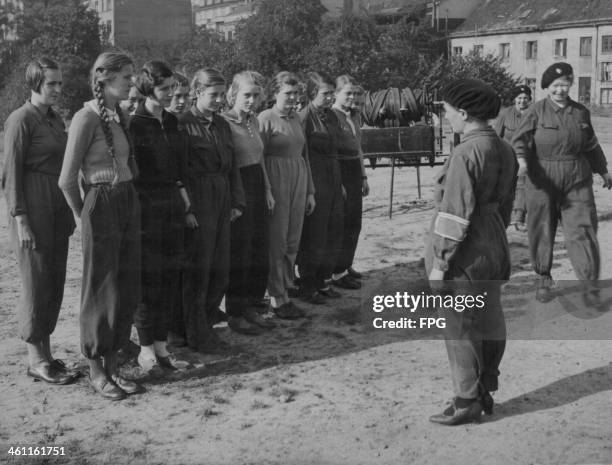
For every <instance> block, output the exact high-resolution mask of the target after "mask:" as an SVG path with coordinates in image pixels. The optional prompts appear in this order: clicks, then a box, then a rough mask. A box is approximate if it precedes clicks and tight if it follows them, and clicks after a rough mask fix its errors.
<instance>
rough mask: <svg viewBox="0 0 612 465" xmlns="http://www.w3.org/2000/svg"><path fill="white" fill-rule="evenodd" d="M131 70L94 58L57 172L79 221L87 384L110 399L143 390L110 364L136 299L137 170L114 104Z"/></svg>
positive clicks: (115, 60) (127, 63)
mask: <svg viewBox="0 0 612 465" xmlns="http://www.w3.org/2000/svg"><path fill="white" fill-rule="evenodd" d="M132 73H133V67H132V60H131V59H130V58H129V57H127V56H126V55H123V54H120V53H112V52H109V53H103V54H101V55H100V56H99V57H98V59H97V60H96V62H95V63H94V66H93V68H92V71H91V78H92V79H91V84H92V90H93V94H94V97H95V98H94V100H91V101H89V102H86V103H85V106H84V108H83V109H81V110H79V111H78V112H77V113H76V114H75V115H74V118H73V119H72V124H71V126H70V131H69V133H68V143H67V147H66V153H65V156H64V162H63V166H62V172H61V175H60V178H59V186H60V188H61V189H62V190H63V191H64V195H65V196H66V200H67V201H68V204H69V205H70V207H71V208H72V211H73V212H74V214H75V216H77V217H80V218H81V225H82V242H83V283H82V290H81V315H80V326H81V350H82V352H83V355H85V357H86V358H88V359H89V378H90V383H91V386H92V387H93V388H94V390H95V391H97V392H98V393H100V394H101V395H102V396H103V397H106V398H108V399H111V400H120V399H123V398H124V397H125V396H126V394H133V393H137V392H142V390H143V389H142V387H141V386H140V385H138V384H137V383H135V382H133V381H130V380H127V379H125V378H124V377H122V376H120V375H119V373H118V371H117V352H118V350H119V349H120V348H121V347H122V346H123V344H124V343H125V342H126V341H127V340H128V339H129V337H130V329H131V326H132V321H133V315H134V311H135V309H136V306H137V305H138V303H139V302H140V203H139V201H138V195H137V193H136V190H135V189H134V185H133V182H132V180H133V178H134V177H135V176H136V175H137V172H136V167H135V165H134V163H133V153H132V149H131V144H130V138H129V134H128V130H127V125H126V124H125V121H124V120H123V113H122V111H121V109H120V108H119V102H120V101H121V100H125V99H126V98H127V97H128V94H129V91H130V87H131V85H132V82H131V78H132ZM79 172H82V174H83V178H84V183H85V198H84V199H82V198H81V193H80V191H79Z"/></svg>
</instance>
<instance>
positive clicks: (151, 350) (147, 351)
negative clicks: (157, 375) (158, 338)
mask: <svg viewBox="0 0 612 465" xmlns="http://www.w3.org/2000/svg"><path fill="white" fill-rule="evenodd" d="M139 357H142V358H144V359H147V360H155V359H156V358H157V357H155V346H154V345H153V344H151V345H150V346H140V355H139Z"/></svg>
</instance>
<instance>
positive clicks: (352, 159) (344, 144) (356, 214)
mask: <svg viewBox="0 0 612 465" xmlns="http://www.w3.org/2000/svg"><path fill="white" fill-rule="evenodd" d="M333 111H334V113H335V114H336V116H337V117H338V121H339V123H340V136H339V138H338V160H339V162H340V171H341V173H342V185H343V186H344V190H345V191H346V199H345V200H344V229H343V234H342V246H341V248H340V252H339V253H338V257H337V259H336V267H335V269H334V273H343V272H344V271H346V270H348V269H349V268H350V267H351V266H353V260H354V259H355V251H356V250H357V242H359V234H360V233H361V216H362V213H363V197H362V185H363V181H362V179H361V160H360V158H359V156H360V153H361V140H360V139H361V134H360V128H359V125H358V124H356V123H353V126H354V128H355V131H353V127H351V125H350V124H349V122H348V119H347V118H348V117H347V115H346V114H344V113H343V112H342V111H340V110H338V109H336V108H334V109H333Z"/></svg>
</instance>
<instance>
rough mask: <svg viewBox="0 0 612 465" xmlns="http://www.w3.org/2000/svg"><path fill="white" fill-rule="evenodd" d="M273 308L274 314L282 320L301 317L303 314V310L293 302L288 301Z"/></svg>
mask: <svg viewBox="0 0 612 465" xmlns="http://www.w3.org/2000/svg"><path fill="white" fill-rule="evenodd" d="M273 310H274V313H275V314H276V316H277V317H279V318H282V319H283V320H297V319H298V318H303V317H304V315H305V313H304V311H303V310H302V309H301V308H299V307H296V306H295V304H294V303H293V302H288V303H286V304H283V305H281V306H280V307H278V308H274V309H273Z"/></svg>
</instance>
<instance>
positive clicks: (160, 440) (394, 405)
mask: <svg viewBox="0 0 612 465" xmlns="http://www.w3.org/2000/svg"><path fill="white" fill-rule="evenodd" d="M611 121H612V120H610V119H604V118H595V125H596V130H597V131H598V133H599V134H600V140H601V141H602V143H603V145H604V149H605V150H606V152H607V153H608V157H609V159H610V157H612V131H611V130H610V123H611ZM611 164H612V163H611ZM438 169H439V167H435V168H423V169H422V171H421V174H422V180H423V196H422V200H419V199H417V194H416V175H415V169H414V168H402V169H400V170H398V171H397V176H396V185H395V187H396V195H395V202H394V215H393V218H392V219H391V220H390V219H389V218H388V216H387V209H388V206H387V202H388V188H389V174H390V171H389V169H388V168H377V169H376V170H374V171H370V172H369V177H370V184H371V188H372V194H371V195H370V196H369V197H368V198H367V199H366V200H365V206H364V207H365V208H364V210H365V212H364V225H363V231H362V236H361V242H360V246H359V249H358V255H357V260H356V268H358V269H360V270H364V271H366V279H365V281H364V283H365V286H364V289H362V290H361V291H344V294H345V298H344V299H342V300H341V301H340V302H339V303H338V304H337V305H336V306H326V307H313V306H306V305H305V307H306V308H307V309H308V317H307V318H306V319H305V320H303V321H299V322H285V321H283V322H279V326H278V328H277V329H275V330H273V331H271V332H269V333H267V334H266V335H265V336H260V337H246V336H240V335H236V334H233V333H231V332H230V331H229V330H228V329H227V328H220V329H219V330H218V331H219V334H220V335H221V337H223V338H224V339H226V340H228V341H230V342H231V343H232V344H233V345H234V346H235V351H234V353H232V354H230V355H228V356H225V357H219V356H217V357H215V356H199V355H195V354H189V353H188V352H184V351H183V352H181V353H180V355H181V356H182V357H184V358H186V359H188V360H189V361H190V362H191V363H192V364H193V368H191V369H188V370H184V371H181V372H178V373H175V374H170V373H166V374H165V375H163V376H161V377H156V378H142V381H143V382H144V383H145V385H146V387H147V389H148V392H147V393H145V394H143V395H140V396H135V397H130V398H128V399H127V400H124V401H122V402H119V403H110V402H107V401H105V400H103V399H101V398H100V397H98V396H97V395H95V394H94V393H93V392H92V391H91V389H90V388H89V387H88V384H87V382H86V381H85V379H81V380H80V381H79V382H78V383H76V384H74V385H71V386H63V387H53V386H48V385H43V384H42V383H35V382H32V380H31V379H29V378H27V377H26V376H25V370H26V361H25V357H26V352H25V347H24V344H23V343H22V342H21V341H20V340H19V339H18V338H17V337H16V333H17V319H16V317H15V305H16V302H17V299H18V295H19V286H20V284H19V279H18V275H17V270H16V262H15V259H14V256H13V254H12V252H11V250H10V248H9V244H8V240H7V229H6V225H5V222H4V221H3V222H2V225H1V226H0V280H1V283H2V284H1V289H0V322H1V323H0V353H1V354H3V357H2V359H1V360H0V445H1V446H2V448H1V449H0V454H1V455H0V462H7V463H15V464H21V463H45V462H44V461H42V460H41V459H25V458H22V457H9V456H8V455H7V453H6V452H7V450H8V446H9V445H39V446H42V445H45V446H52V445H58V446H64V447H65V453H66V455H65V457H63V458H61V459H58V460H50V461H48V462H46V463H87V464H89V463H105V464H123V463H125V464H232V465H235V464H258V465H259V464H262V465H263V464H266V465H267V464H291V465H302V464H304V465H305V464H313V465H315V464H316V465H324V464H330V465H331V464H334V465H336V464H338V465H340V464H351V465H355V464H412V463H414V464H432V465H434V464H451V463H452V464H468V463H470V464H473V463H487V464H586V463H589V464H602V463H608V464H610V463H612V417H611V415H610V412H612V363H611V362H612V341H611V340H610V339H611V337H610V335H611V334H612V332H611V330H612V312H604V313H598V312H594V311H591V312H589V311H586V310H581V309H580V305H579V303H576V302H578V300H576V299H575V295H574V296H572V295H568V296H566V297H563V298H559V299H557V300H555V301H553V302H551V303H549V304H547V305H538V304H536V303H534V299H533V294H534V282H533V275H532V273H531V271H530V265H529V259H528V253H527V242H526V237H525V236H524V235H523V234H521V233H518V232H514V231H511V232H509V239H510V243H511V249H512V256H513V277H512V279H511V281H510V283H509V284H508V285H507V286H506V287H505V291H504V307H505V314H506V318H507V322H508V328H509V333H510V340H509V341H508V345H507V348H506V354H505V357H504V360H503V362H502V365H501V371H502V375H501V378H500V390H499V391H498V392H497V393H496V395H495V402H496V406H495V414H494V415H493V416H491V417H486V418H483V422H482V423H481V424H472V425H466V426H459V427H455V428H445V427H441V426H438V425H434V424H432V423H430V422H429V421H428V420H427V418H428V417H429V415H431V414H433V413H437V412H438V411H440V410H441V409H442V408H444V404H445V401H446V400H447V399H449V398H450V397H451V395H452V391H451V384H450V378H449V370H448V362H447V358H446V352H445V348H444V344H443V342H442V340H441V339H440V335H439V333H438V332H436V331H423V330H375V329H373V328H372V325H371V321H372V313H371V311H370V310H369V309H368V305H371V300H370V299H371V296H372V295H373V294H385V293H394V292H396V291H409V292H420V290H423V289H425V287H424V286H425V284H424V278H425V276H424V271H423V269H422V265H421V256H422V253H423V243H424V240H425V236H426V233H427V227H428V224H429V221H430V218H431V215H432V202H431V198H432V178H433V175H434V173H435V172H436V171H437V170H438ZM596 183H597V187H596V189H595V193H596V198H597V203H598V214H599V217H600V231H599V239H600V243H601V251H602V258H603V268H602V278H605V279H610V278H612V221H611V219H612V193H611V192H608V191H604V190H603V189H602V188H601V187H600V181H599V179H597V180H596ZM5 216H6V205H5V203H4V202H2V203H1V207H0V217H2V218H4V217H5ZM557 241H558V244H557V247H556V251H555V269H554V277H555V279H557V280H564V279H565V280H571V279H573V278H574V275H573V272H572V270H571V265H570V263H569V259H568V257H567V253H566V251H565V249H564V247H563V237H562V234H559V236H558V237H557ZM79 250H80V237H79V232H78V231H77V232H76V233H75V236H74V237H73V240H72V241H71V249H70V257H69V270H68V277H67V282H66V292H65V299H64V306H63V308H62V312H61V315H60V321H59V323H58V327H57V329H56V332H55V333H54V335H53V342H54V345H55V347H56V356H58V357H61V358H63V359H64V360H66V361H68V362H69V363H71V364H75V365H83V364H84V360H83V359H82V357H81V355H80V353H79V345H78V343H79V336H78V299H79V292H80V270H81V258H80V253H79ZM604 296H605V297H606V298H607V299H610V298H611V297H612V291H611V287H610V286H609V285H607V287H606V288H605V289H604ZM123 369H124V370H125V372H126V373H127V374H130V375H133V376H136V377H142V375H141V374H140V372H139V369H138V368H136V364H135V361H134V360H133V359H132V360H128V362H127V363H126V364H125V365H124V367H123Z"/></svg>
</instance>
